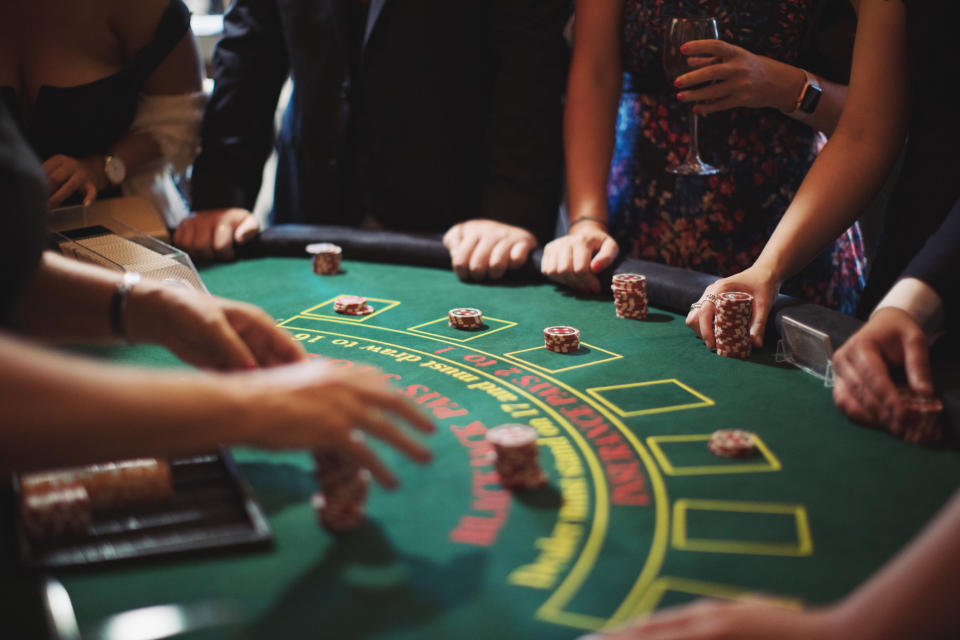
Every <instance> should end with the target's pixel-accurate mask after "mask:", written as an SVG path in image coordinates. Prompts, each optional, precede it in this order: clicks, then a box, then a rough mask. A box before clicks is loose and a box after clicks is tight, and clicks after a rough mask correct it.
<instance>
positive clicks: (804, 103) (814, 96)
mask: <svg viewBox="0 0 960 640" xmlns="http://www.w3.org/2000/svg"><path fill="white" fill-rule="evenodd" d="M822 93H823V92H822V91H821V90H820V87H815V86H813V85H812V84H808V85H807V87H806V89H805V90H804V92H803V98H802V99H801V100H800V110H801V111H803V112H804V113H813V112H814V111H816V110H817V104H819V103H820V95H821V94H822Z"/></svg>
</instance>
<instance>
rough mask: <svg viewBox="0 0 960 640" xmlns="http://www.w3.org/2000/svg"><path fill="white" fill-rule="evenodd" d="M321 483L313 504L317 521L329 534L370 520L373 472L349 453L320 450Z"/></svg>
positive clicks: (316, 458)
mask: <svg viewBox="0 0 960 640" xmlns="http://www.w3.org/2000/svg"><path fill="white" fill-rule="evenodd" d="M313 459H314V461H315V462H316V476H317V484H318V485H319V487H320V491H319V492H318V493H316V494H314V496H313V500H312V504H313V508H314V510H315V511H316V514H317V521H318V522H319V523H320V524H321V525H323V528H324V529H326V530H327V531H333V532H335V533H342V532H346V531H352V530H353V529H356V528H358V527H359V526H360V525H362V524H363V522H364V520H365V519H366V503H367V495H368V494H369V492H370V473H369V472H368V471H367V470H366V469H364V468H362V467H361V466H360V465H359V464H358V463H357V461H356V460H355V459H354V458H353V457H352V456H350V455H349V454H347V453H345V452H343V451H340V450H338V449H316V450H314V451H313Z"/></svg>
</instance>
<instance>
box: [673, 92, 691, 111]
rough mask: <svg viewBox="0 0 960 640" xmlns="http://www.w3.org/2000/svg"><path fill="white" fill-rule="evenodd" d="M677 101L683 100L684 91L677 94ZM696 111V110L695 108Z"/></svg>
mask: <svg viewBox="0 0 960 640" xmlns="http://www.w3.org/2000/svg"><path fill="white" fill-rule="evenodd" d="M677 100H683V92H682V91H681V92H680V93H678V94H677ZM694 111H696V108H694Z"/></svg>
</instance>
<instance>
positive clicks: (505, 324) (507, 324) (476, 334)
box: [407, 316, 517, 342]
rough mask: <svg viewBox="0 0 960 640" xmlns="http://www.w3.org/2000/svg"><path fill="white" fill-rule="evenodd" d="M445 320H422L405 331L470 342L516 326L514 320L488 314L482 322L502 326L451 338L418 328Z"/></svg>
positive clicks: (447, 319) (444, 320)
mask: <svg viewBox="0 0 960 640" xmlns="http://www.w3.org/2000/svg"><path fill="white" fill-rule="evenodd" d="M447 321H449V318H447V317H443V318H437V319H436V320H431V321H430V322H424V323H423V324H418V325H416V326H413V327H408V328H407V331H412V332H414V333H418V334H420V335H424V336H430V337H431V338H440V339H441V340H453V341H454V342H470V341H471V340H476V339H477V338H482V337H484V336H488V335H490V334H491V333H496V332H497V331H503V330H504V329H509V328H510V327H515V326H517V323H516V322H510V321H509V320H500V319H498V318H490V317H488V316H484V317H483V321H484V322H498V323H500V324H502V325H503V326H502V327H497V328H496V329H490V330H489V331H480V332H471V333H474V335H472V336H470V337H469V338H453V337H450V336H445V335H441V334H439V333H430V332H429V331H421V330H420V327H429V326H430V325H432V324H437V323H438V322H447Z"/></svg>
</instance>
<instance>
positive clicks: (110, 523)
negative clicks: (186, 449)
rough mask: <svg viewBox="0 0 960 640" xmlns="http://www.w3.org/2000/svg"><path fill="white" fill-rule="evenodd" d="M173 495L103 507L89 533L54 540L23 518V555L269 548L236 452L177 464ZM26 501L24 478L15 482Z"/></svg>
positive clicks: (62, 561) (30, 561) (119, 557)
mask: <svg viewBox="0 0 960 640" xmlns="http://www.w3.org/2000/svg"><path fill="white" fill-rule="evenodd" d="M170 469H171V475H172V477H173V487H174V491H173V497H172V498H170V499H169V500H165V501H163V502H158V503H153V504H146V505H139V506H135V507H130V508H124V509H111V510H109V511H97V512H94V515H93V524H92V526H91V528H90V531H89V532H88V533H86V534H83V535H71V536H58V537H56V538H52V539H50V540H34V539H32V538H29V537H28V536H27V535H26V533H25V531H24V529H23V525H22V521H21V519H20V517H19V513H18V517H17V536H18V538H19V541H20V558H21V561H22V562H23V564H24V565H26V566H29V567H37V568H55V567H70V566H84V565H91V564H99V563H107V562H118V561H124V560H133V559H141V558H149V557H154V556H163V555H169V554H178V553H187V552H198V551H204V550H213V549H224V548H238V547H239V548H265V547H268V546H270V544H271V543H272V534H271V532H270V526H269V524H268V523H267V519H266V517H265V516H264V513H263V510H262V509H261V508H260V505H259V504H258V503H257V502H256V500H255V499H254V498H253V494H252V492H251V490H250V487H249V486H248V484H247V482H246V480H244V478H243V477H242V476H241V475H240V473H239V471H238V469H237V466H236V463H235V462H234V460H233V457H232V456H231V455H230V453H229V452H228V451H227V450H225V449H223V450H220V451H219V452H217V453H215V454H209V455H202V456H196V457H193V458H183V459H175V460H172V461H171V462H170ZM14 489H15V491H16V493H17V498H18V499H17V500H16V504H19V491H20V487H19V483H18V482H17V481H16V480H15V481H14Z"/></svg>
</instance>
